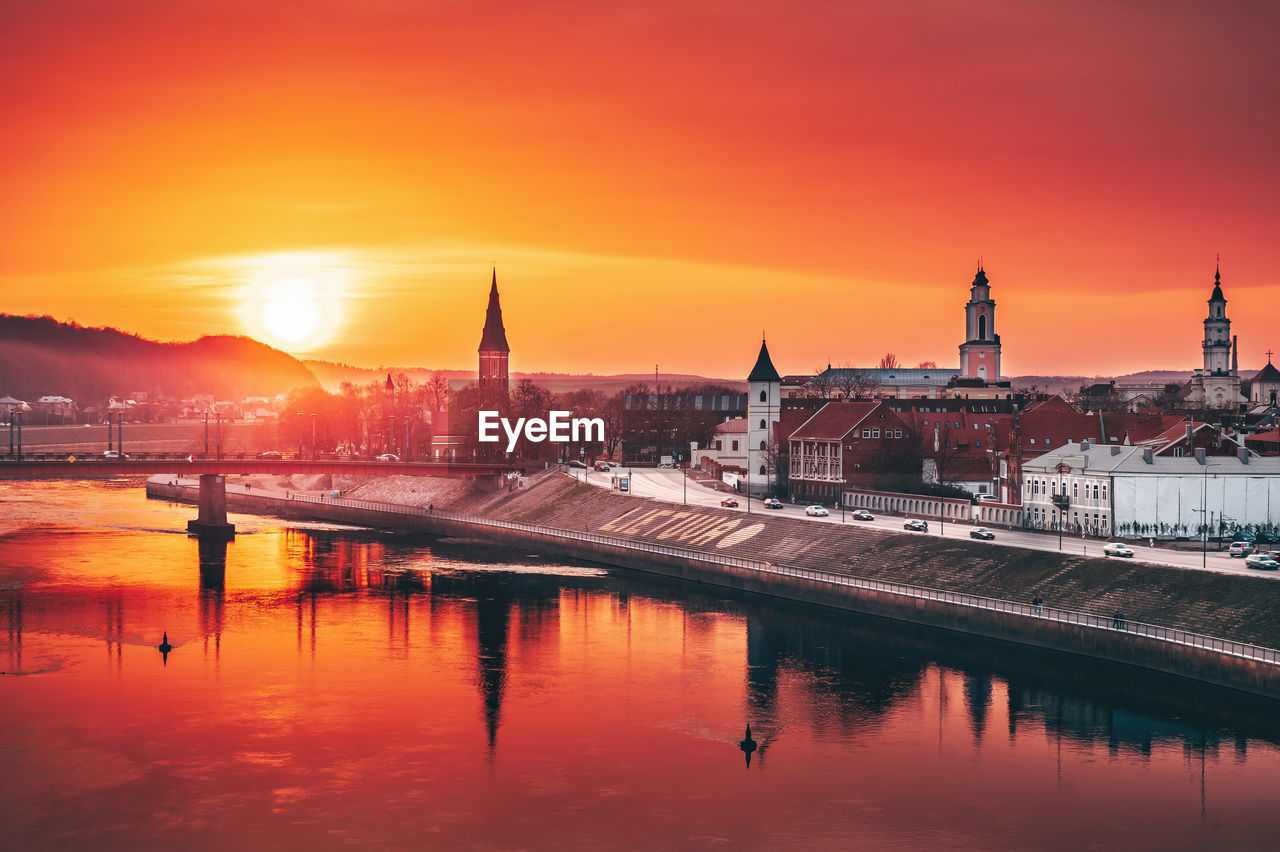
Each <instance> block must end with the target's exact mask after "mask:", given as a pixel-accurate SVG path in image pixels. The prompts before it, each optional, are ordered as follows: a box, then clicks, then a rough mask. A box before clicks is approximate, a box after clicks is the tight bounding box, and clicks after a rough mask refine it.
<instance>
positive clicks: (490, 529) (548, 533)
mask: <svg viewBox="0 0 1280 852" xmlns="http://www.w3.org/2000/svg"><path fill="white" fill-rule="evenodd" d="M173 481H174V480H167V481H157V480H155V479H153V480H152V481H151V482H148V484H147V493H148V495H149V496H152V497H157V498H163V499H171V500H181V501H184V502H192V501H193V500H194V494H195V488H194V483H191V484H189V485H183V484H182V483H181V482H180V481H178V484H168V483H169V482H173ZM227 500H228V507H229V508H230V509H232V510H233V511H243V512H249V513H255V514H269V515H277V516H280V517H285V518H297V519H304V520H323V521H330V522H335V523H344V524H352V525H357V526H367V527H375V528H384V529H392V530H403V531H411V532H420V533H425V534H429V535H439V536H451V537H460V538H478V539H484V540H487V541H491V542H496V543H500V544H509V545H511V546H516V547H523V548H529V549H535V550H539V551H541V552H544V553H548V554H552V555H557V556H563V557H569V558H576V559H582V560H587V561H592V562H597V563H601V564H606V565H612V566H618V567H623V568H628V569H633V570H641V571H647V572H650V573H655V574H660V575H663V576H667V577H672V578H677V579H683V580H689V581H692V582H696V583H707V584H713V585H718V586H723V587H726V588H733V589H738V590H742V591H746V592H752V593H758V594H765V595H770V596H773V597H777V598H784V599H788V600H793V601H801V602H806V603H811V604H817V605H821V606H826V607H833V608H837V609H845V610H849V611H855V612H860V613H866V614H871V615H877V616H881V617H886V618H892V619H896V620H901V621H907V622H912V623H916V624H924V625H928V626H931V627H937V628H942V629H947V630H953V631H958V632H962V633H968V634H972V635H975V636H983V637H987V638H993V639H1000V640H1005V641H1011V642H1017V643H1020V644H1024V645H1031V646H1035V647H1040V648H1045V649H1050V650H1054V651H1060V652H1067V653H1074V654H1081V655H1084V656H1089V657H1093V658H1097V659H1103V660H1109V661H1112V662H1117V663H1123V664H1128V665H1135V666H1140V667H1143V668H1147V669H1152V670H1155V671H1160V672H1165V673H1167V674H1172V675H1177V676H1181V677H1188V678H1193V679H1195V680H1199V681H1202V682H1206V683H1211V684H1215V685H1218V686H1224V687H1229V688H1233V689H1238V690H1242V691H1246V692H1250V693H1254V694H1258V695H1264V696H1268V697H1271V698H1280V651H1277V650H1274V649H1273V648H1272V647H1268V645H1266V644H1260V643H1258V642H1255V641H1249V640H1248V638H1247V637H1242V636H1232V635H1231V633H1227V634H1226V635H1221V634H1220V635H1216V636H1215V635H1212V634H1210V633H1206V632H1199V631H1196V630H1194V629H1190V626H1189V625H1187V624H1178V623H1177V622H1173V623H1172V624H1170V622H1165V624H1164V625H1161V624H1158V623H1147V622H1144V621H1142V620H1139V618H1138V617H1137V611H1136V610H1134V609H1133V608H1132V607H1131V609H1130V610H1129V611H1122V610H1119V609H1117V610H1116V611H1115V612H1114V613H1106V612H1104V613H1099V612H1089V611H1085V610H1084V609H1080V608H1071V607H1069V606H1064V605H1063V604H1062V603H1061V602H1060V599H1061V598H1062V597H1063V596H1058V597H1057V598H1055V597H1054V596H1053V592H1054V589H1055V588H1059V589H1061V590H1063V591H1064V592H1066V591H1067V590H1072V589H1074V590H1075V591H1077V592H1078V591H1079V590H1080V587H1081V586H1082V583H1083V581H1084V580H1087V577H1086V578H1081V577H1073V576H1070V575H1071V574H1072V572H1073V570H1078V571H1083V572H1084V574H1086V575H1088V574H1089V573H1090V571H1089V568H1090V566H1087V565H1085V566H1081V565H1080V564H1075V563H1081V562H1086V563H1092V562H1102V561H1101V560H1079V559H1075V560H1070V559H1067V560H1063V559H1061V558H1059V559H1057V560H1056V564H1055V565H1054V566H1051V570H1048V571H1047V573H1046V574H1045V577H1044V578H1043V579H1044V583H1041V584H1039V585H1044V586H1045V593H1043V594H1042V595H1037V596H1039V597H1043V598H1044V600H1045V601H1046V603H1045V604H1044V605H1042V606H1033V605H1032V604H1031V603H1030V600H1031V598H1030V597H1027V598H1026V599H1025V601H1026V602H1022V601H1020V600H1018V599H1011V598H1005V597H999V596H992V595H987V594H980V593H974V591H966V590H963V589H958V588H955V587H954V586H953V587H951V588H947V587H939V585H940V584H935V585H926V584H921V583H918V582H903V581H902V580H903V579H904V578H909V579H918V578H919V576H920V572H919V571H918V570H912V568H913V567H915V568H918V567H919V565H918V562H919V560H920V559H924V560H925V561H926V562H928V561H937V560H938V559H943V560H944V561H946V562H947V563H949V568H950V571H949V575H950V577H951V578H952V580H954V579H956V578H961V579H963V578H964V577H965V574H964V570H963V569H964V568H966V567H968V568H969V569H971V570H975V571H976V573H974V575H973V576H970V577H969V579H970V580H974V579H975V578H976V577H977V576H978V575H980V574H982V573H983V572H984V571H986V570H987V569H989V568H990V567H991V566H990V565H988V564H986V563H984V562H983V560H982V559H980V558H978V557H979V556H980V555H985V554H982V553H981V551H978V550H969V551H968V552H964V551H965V548H961V551H962V552H956V551H955V549H954V545H963V544H965V543H962V542H955V543H951V542H947V543H942V542H930V541H928V539H927V538H924V537H916V536H909V535H886V534H883V533H876V532H875V531H867V530H856V529H845V528H835V530H834V531H833V534H834V535H840V536H841V539H837V540H836V541H835V542H834V543H833V542H832V541H825V542H823V541H818V539H820V538H822V537H821V536H818V535H817V534H816V532H810V531H809V530H810V529H812V527H810V528H809V529H806V528H804V527H800V528H792V527H791V525H797V524H799V525H803V524H804V522H803V521H789V520H782V521H774V520H772V519H769V518H767V517H761V518H747V517H744V516H743V515H741V514H737V513H734V514H730V513H723V512H715V511H714V510H701V509H699V510H689V511H680V510H679V507H671V506H666V505H663V504H656V503H654V502H652V501H648V500H640V499H636V498H629V497H625V496H622V495H612V494H601V493H600V492H599V491H598V490H597V489H594V488H590V487H586V486H580V485H576V484H574V483H572V481H570V480H568V478H567V477H560V476H550V477H544V478H542V479H541V480H540V481H538V482H536V483H534V484H533V487H531V488H528V489H520V490H518V491H515V492H513V493H511V494H508V495H502V496H501V497H499V498H497V499H496V500H495V501H494V502H493V503H491V504H490V505H488V506H485V507H484V508H483V509H482V510H480V512H479V513H474V514H467V513H461V512H450V511H446V510H443V509H425V508H420V507H415V506H406V505H398V504H395V503H386V502H373V501H367V500H359V499H348V498H342V497H338V498H333V497H329V496H317V495H308V494H298V493H296V492H287V493H282V492H278V491H276V492H271V491H267V492H263V491H261V490H258V491H256V492H255V491H254V489H252V488H249V489H243V488H237V487H236V486H234V485H231V486H229V487H228V489H227ZM565 513H567V515H566V514H565ZM566 517H568V518H572V520H571V521H570V520H566ZM579 526H580V527H581V528H579ZM806 532H807V533H808V541H807V542H805V543H806V544H807V545H808V546H805V547H799V546H798V545H799V544H800V543H801V540H800V539H797V538H796V535H797V534H804V533H806ZM788 543H789V544H788ZM938 545H942V546H944V547H947V548H948V550H949V551H950V552H949V553H947V554H945V555H944V554H941V553H938V552H936V548H937V546H938ZM788 546H792V547H794V549H793V550H792V551H791V552H792V553H793V555H794V556H795V557H796V558H795V559H794V560H791V561H788V560H783V559H778V558H777V556H776V554H777V553H778V552H779V548H780V547H783V548H785V547H788ZM837 550H838V551H839V552H837ZM1000 550H1001V551H1012V550H1013V549H1011V548H1002V549H1000ZM913 551H914V552H913ZM762 553H770V554H775V555H774V558H760V554H762ZM824 553H826V554H827V555H826V556H825V557H823V556H822V554H824ZM988 553H989V552H988ZM1030 555H1031V556H1033V557H1035V559H1034V560H1033V561H1034V564H1035V565H1036V566H1039V564H1040V563H1039V561H1038V560H1042V559H1044V558H1045V557H1047V556H1048V555H1047V554H1039V553H1035V554H1030ZM841 556H843V558H840V557H841ZM966 557H968V558H966ZM913 558H914V560H915V562H913ZM990 558H991V557H990V556H988V557H987V561H988V562H989V561H990ZM1000 558H1005V559H1007V558H1008V554H1005V555H1003V556H1002V557H1000ZM815 561H817V562H818V563H820V564H819V565H813V564H812V563H814V562H815ZM851 561H852V562H853V563H854V564H861V565H862V566H863V567H864V568H865V569H866V570H865V571H864V572H863V573H862V574H861V575H859V574H855V573H853V572H852V571H850V570H849V568H850V562H851ZM1024 561H1025V560H1024ZM1103 565H1105V566H1106V570H1108V571H1110V572H1112V573H1119V572H1120V570H1122V569H1118V568H1117V569H1112V568H1111V563H1103ZM895 566H897V567H896V569H895ZM877 567H878V570H877V571H873V570H872V569H873V568H877ZM939 567H941V566H939ZM1006 567H1008V568H1009V569H1010V572H1011V573H1020V574H1021V575H1022V580H1023V581H1024V582H1025V581H1027V580H1028V579H1029V577H1028V575H1029V574H1031V573H1034V572H1033V571H1031V570H1030V569H1029V567H1028V565H1025V564H1021V565H1020V564H1017V560H1014V562H1013V563H1012V564H1009V565H1007V566H1006ZM1127 570H1129V571H1133V570H1138V569H1135V568H1133V567H1132V566H1127ZM1170 571H1172V573H1173V574H1177V575H1186V574H1188V572H1177V571H1176V570H1174V569H1159V568H1154V567H1151V568H1148V569H1146V573H1148V575H1149V576H1148V577H1147V578H1146V579H1147V580H1148V586H1146V587H1143V588H1135V589H1133V590H1132V592H1133V594H1135V595H1138V593H1145V594H1146V595H1147V596H1148V597H1150V596H1151V595H1152V590H1151V588H1150V586H1149V582H1150V581H1152V578H1153V577H1154V578H1156V581H1157V582H1158V580H1159V579H1160V577H1159V576H1157V575H1160V574H1161V572H1170ZM1150 572H1155V574H1150ZM873 573H878V574H881V575H884V574H889V575H891V576H890V577H885V576H871V574H873ZM934 576H936V577H939V578H941V577H943V576H944V574H943V573H937V572H935V574H934ZM1112 579H1114V578H1112ZM1169 579H1172V578H1169ZM1177 579H1181V577H1178V578H1177ZM1055 580H1056V581H1057V585H1056V586H1055ZM1134 580H1136V581H1140V580H1141V578H1134ZM1196 580H1197V581H1199V590H1200V592H1202V593H1203V595H1206V596H1208V598H1209V600H1207V601H1206V600H1204V599H1203V597H1202V598H1201V599H1196V600H1188V601H1186V602H1185V606H1184V607H1180V608H1179V609H1182V610H1184V611H1185V612H1187V613H1188V614H1189V615H1190V616H1192V620H1195V619H1194V617H1195V616H1196V614H1197V613H1200V612H1202V611H1204V610H1205V609H1206V608H1208V609H1213V608H1214V605H1213V600H1212V599H1213V598H1214V596H1215V595H1216V596H1221V594H1222V592H1223V591H1224V589H1223V588H1221V587H1219V586H1218V585H1217V582H1218V581H1227V582H1234V583H1245V584H1246V588H1245V589H1244V590H1238V589H1236V590H1231V591H1233V592H1235V593H1236V594H1243V595H1244V596H1245V597H1250V596H1252V599H1253V603H1254V604H1255V605H1256V606H1258V607H1259V608H1260V611H1259V612H1257V613H1246V614H1247V615H1255V616H1256V615H1261V614H1262V612H1264V611H1268V610H1270V609H1271V608H1272V607H1273V606H1274V605H1275V604H1274V602H1273V601H1271V600H1269V599H1265V596H1264V599H1259V598H1258V595H1257V594H1255V592H1257V593H1260V591H1261V590H1262V589H1263V588H1267V589H1269V588H1270V587H1273V586H1275V584H1274V583H1265V582H1261V581H1253V583H1252V584H1250V583H1249V580H1248V579H1247V578H1233V577H1213V576H1206V575H1198V577H1196ZM970 585H971V586H974V585H976V586H982V585H984V584H983V583H980V582H974V583H971V584H970ZM987 585H990V584H987ZM1086 585H1087V584H1086ZM1255 587H1256V588H1255ZM1163 591H1167V590H1160V589H1157V590H1156V594H1155V596H1156V597H1160V595H1161V594H1162V593H1163ZM1122 597H1123V595H1122V593H1121V591H1120V590H1118V589H1116V588H1115V587H1114V586H1112V587H1111V593H1110V595H1109V599H1110V601H1116V600H1121V599H1122ZM1142 599H1143V598H1142V597H1141V595H1138V596H1136V597H1133V598H1132V599H1131V600H1132V601H1133V602H1134V603H1140V601H1141V600H1142ZM1234 599H1235V598H1234V597H1233V598H1232V600H1234ZM1106 605H1108V606H1109V605H1110V603H1108V604H1106ZM1218 608H1219V609H1220V608H1221V607H1218ZM1140 609H1141V607H1138V610H1140ZM1175 611H1176V610H1175ZM1122 612H1124V613H1125V614H1122ZM1233 632H1234V631H1233Z"/></svg>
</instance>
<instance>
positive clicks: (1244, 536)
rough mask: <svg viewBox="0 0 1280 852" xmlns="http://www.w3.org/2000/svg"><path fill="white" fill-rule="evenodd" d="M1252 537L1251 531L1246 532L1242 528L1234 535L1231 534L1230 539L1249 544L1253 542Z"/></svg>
mask: <svg viewBox="0 0 1280 852" xmlns="http://www.w3.org/2000/svg"><path fill="white" fill-rule="evenodd" d="M1254 538H1255V537H1254V535H1253V533H1247V532H1245V531H1244V530H1240V531H1238V532H1237V533H1236V534H1235V535H1233V536H1231V540H1232V541H1247V542H1248V543H1249V544H1253V542H1254Z"/></svg>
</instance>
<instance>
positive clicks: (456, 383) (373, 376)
mask: <svg viewBox="0 0 1280 852" xmlns="http://www.w3.org/2000/svg"><path fill="white" fill-rule="evenodd" d="M302 363H303V364H304V365H306V367H307V369H309V370H310V371H311V372H312V373H313V374H314V375H315V377H316V378H317V379H319V380H320V383H321V384H322V385H324V387H325V388H326V389H327V390H329V391H336V390H337V389H338V388H339V386H341V384H342V383H343V382H351V383H352V384H356V385H367V384H368V383H369V382H374V381H377V380H378V379H380V378H384V377H385V376H386V375H387V373H404V374H405V375H406V376H408V377H409V378H411V379H413V380H414V381H415V382H422V381H425V380H426V378H427V377H428V376H430V375H431V374H432V372H433V371H432V370H430V369H428V368H426V367H374V368H367V367H352V366H351V365H349V364H335V363H333V362H332V361H303V362H302ZM440 372H442V373H444V375H445V378H447V379H448V380H449V385H450V386H451V387H454V388H460V387H464V386H466V385H468V384H471V383H472V382H474V381H475V380H476V373H475V371H474V370H441V371H440ZM521 379H530V380H531V381H532V382H533V383H534V384H536V385H538V386H539V387H543V388H546V389H547V390H549V391H551V392H552V393H565V392H566V391H575V390H598V391H600V392H602V393H606V394H614V393H617V392H618V391H620V390H623V389H625V388H627V387H630V386H631V385H638V384H646V385H649V386H650V387H653V374H652V373H619V374H616V375H612V376H597V375H594V374H591V373H586V374H580V373H512V374H511V382H512V384H515V383H516V382H518V381H520V380H521ZM658 379H659V381H660V382H661V384H662V386H663V387H664V388H665V387H666V386H667V385H671V386H673V387H676V388H682V387H698V386H703V385H723V386H725V387H731V388H738V389H740V390H744V391H745V390H746V389H747V383H746V382H745V381H742V380H741V379H716V378H708V377H706V376H696V375H691V374H688V373H660V374H659V376H658Z"/></svg>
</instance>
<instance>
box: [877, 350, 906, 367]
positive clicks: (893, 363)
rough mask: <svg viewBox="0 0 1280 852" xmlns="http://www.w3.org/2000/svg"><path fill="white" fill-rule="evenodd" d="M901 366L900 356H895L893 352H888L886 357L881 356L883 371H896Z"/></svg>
mask: <svg viewBox="0 0 1280 852" xmlns="http://www.w3.org/2000/svg"><path fill="white" fill-rule="evenodd" d="M900 366H901V365H900V364H899V363H898V356H897V355H894V354H893V353H892V352H886V353H884V355H882V356H880V369H881V370H896V369H898V368H899V367H900Z"/></svg>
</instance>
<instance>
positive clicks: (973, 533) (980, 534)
mask: <svg viewBox="0 0 1280 852" xmlns="http://www.w3.org/2000/svg"><path fill="white" fill-rule="evenodd" d="M995 537H996V534H995V533H993V532H992V531H991V530H989V529H987V528H986V527H978V528H977V529H976V530H969V538H981V539H985V540H986V541H991V540H992V539H993V538H995Z"/></svg>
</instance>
